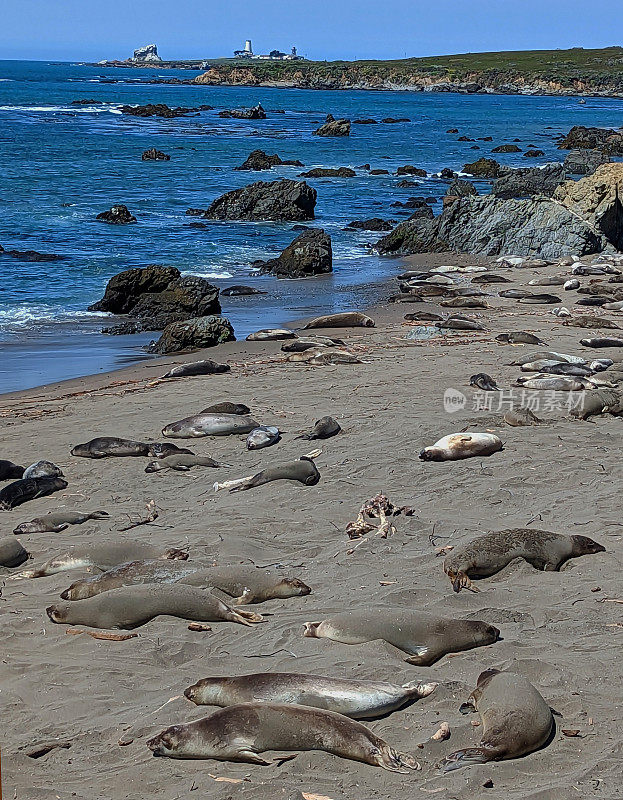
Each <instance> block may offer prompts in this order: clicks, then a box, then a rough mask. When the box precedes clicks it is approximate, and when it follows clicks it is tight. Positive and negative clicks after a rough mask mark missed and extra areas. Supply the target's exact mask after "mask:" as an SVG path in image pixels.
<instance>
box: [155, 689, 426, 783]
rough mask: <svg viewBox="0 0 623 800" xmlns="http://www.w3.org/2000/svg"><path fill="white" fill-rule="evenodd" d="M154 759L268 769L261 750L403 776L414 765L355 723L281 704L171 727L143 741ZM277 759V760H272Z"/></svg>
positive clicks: (231, 710) (246, 706) (233, 709)
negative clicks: (329, 758)
mask: <svg viewBox="0 0 623 800" xmlns="http://www.w3.org/2000/svg"><path fill="white" fill-rule="evenodd" d="M147 746H148V747H149V749H150V750H151V751H152V753H153V754H154V755H155V756H160V757H166V758H213V759H217V760H218V761H242V762H245V763H250V764H261V765H263V766H269V765H270V764H271V763H273V762H272V761H267V760H266V759H265V758H262V757H261V756H260V755H259V753H264V752H265V751H266V750H281V751H292V750H294V751H297V750H324V751H325V752H326V753H332V754H333V755H335V756H340V757H341V758H347V759H350V760H351V761H361V762H363V763H364V764H370V765H372V766H374V767H382V768H383V769H386V770H389V771H390V772H400V773H408V772H409V770H415V769H418V768H419V765H418V763H417V761H416V760H415V759H414V758H413V757H412V756H408V755H404V754H402V753H397V752H396V751H395V750H394V749H393V748H392V747H390V746H389V745H388V744H387V742H385V741H384V740H383V739H381V738H379V737H378V736H376V734H374V733H372V731H370V730H368V728H366V727H365V725H362V724H361V723H360V722H356V721H355V720H352V719H349V718H348V717H345V716H343V715H342V714H336V713H335V712H333V711H323V710H321V709H317V708H310V707H308V706H297V705H287V704H282V703H240V704H239V705H235V706H229V707H228V708H222V709H220V710H219V711H215V712H214V713H213V714H211V715H210V716H209V717H206V718H205V719H200V720H197V722H190V723H188V724H186V725H173V726H172V727H170V728H167V729H166V730H164V731H162V733H159V734H158V735H157V736H154V737H153V739H150V740H149V741H148V742H147ZM277 760H279V759H277Z"/></svg>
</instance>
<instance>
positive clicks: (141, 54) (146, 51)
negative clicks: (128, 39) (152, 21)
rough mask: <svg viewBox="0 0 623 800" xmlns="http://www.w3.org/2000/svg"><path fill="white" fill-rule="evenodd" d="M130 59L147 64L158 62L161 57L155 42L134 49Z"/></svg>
mask: <svg viewBox="0 0 623 800" xmlns="http://www.w3.org/2000/svg"><path fill="white" fill-rule="evenodd" d="M130 61H135V62H136V61H139V62H144V63H147V64H153V63H160V62H161V61H162V59H161V58H160V56H159V55H158V48H157V47H156V45H155V44H147V45H145V47H139V48H138V49H137V50H135V51H134V55H133V56H132V58H131V59H130Z"/></svg>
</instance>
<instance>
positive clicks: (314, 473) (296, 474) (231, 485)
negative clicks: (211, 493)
mask: <svg viewBox="0 0 623 800" xmlns="http://www.w3.org/2000/svg"><path fill="white" fill-rule="evenodd" d="M319 480H320V473H319V472H318V468H317V467H316V465H315V464H314V461H313V459H312V458H308V457H307V456H301V458H299V459H298V460H297V461H289V462H288V463H287V464H281V465H280V466H278V467H268V468H267V469H263V470H262V471H261V472H258V473H257V474H255V475H251V476H250V477H248V478H239V479H237V480H233V481H225V483H223V484H218V483H215V484H214V488H215V490H216V491H218V490H219V489H229V491H230V492H244V491H247V490H248V489H255V488H256V487H257V486H263V485H264V484H265V483H271V481H296V482H297V483H302V484H303V485H304V486H315V485H316V484H317V483H318V481H319Z"/></svg>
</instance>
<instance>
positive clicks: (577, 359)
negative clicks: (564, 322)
mask: <svg viewBox="0 0 623 800" xmlns="http://www.w3.org/2000/svg"><path fill="white" fill-rule="evenodd" d="M539 360H544V361H551V362H552V363H554V364H556V363H562V362H565V363H567V364H586V359H585V358H582V357H581V356H571V355H569V354H568V353H557V352H556V351H555V350H537V352H536V353H529V354H528V355H525V356H520V357H519V358H516V359H515V360H514V361H511V362H510V363H509V366H511V367H521V366H523V365H524V364H528V363H529V362H531V361H539Z"/></svg>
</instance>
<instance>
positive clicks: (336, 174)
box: [299, 167, 357, 178]
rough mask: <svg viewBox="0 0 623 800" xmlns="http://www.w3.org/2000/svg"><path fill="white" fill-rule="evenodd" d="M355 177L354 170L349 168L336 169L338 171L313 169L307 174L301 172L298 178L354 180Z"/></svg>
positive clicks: (321, 168)
mask: <svg viewBox="0 0 623 800" xmlns="http://www.w3.org/2000/svg"><path fill="white" fill-rule="evenodd" d="M356 175H357V173H356V172H355V170H354V169H350V167H338V169H330V168H328V167H314V169H310V170H309V172H301V174H300V175H299V178H354V177H355V176H356Z"/></svg>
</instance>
